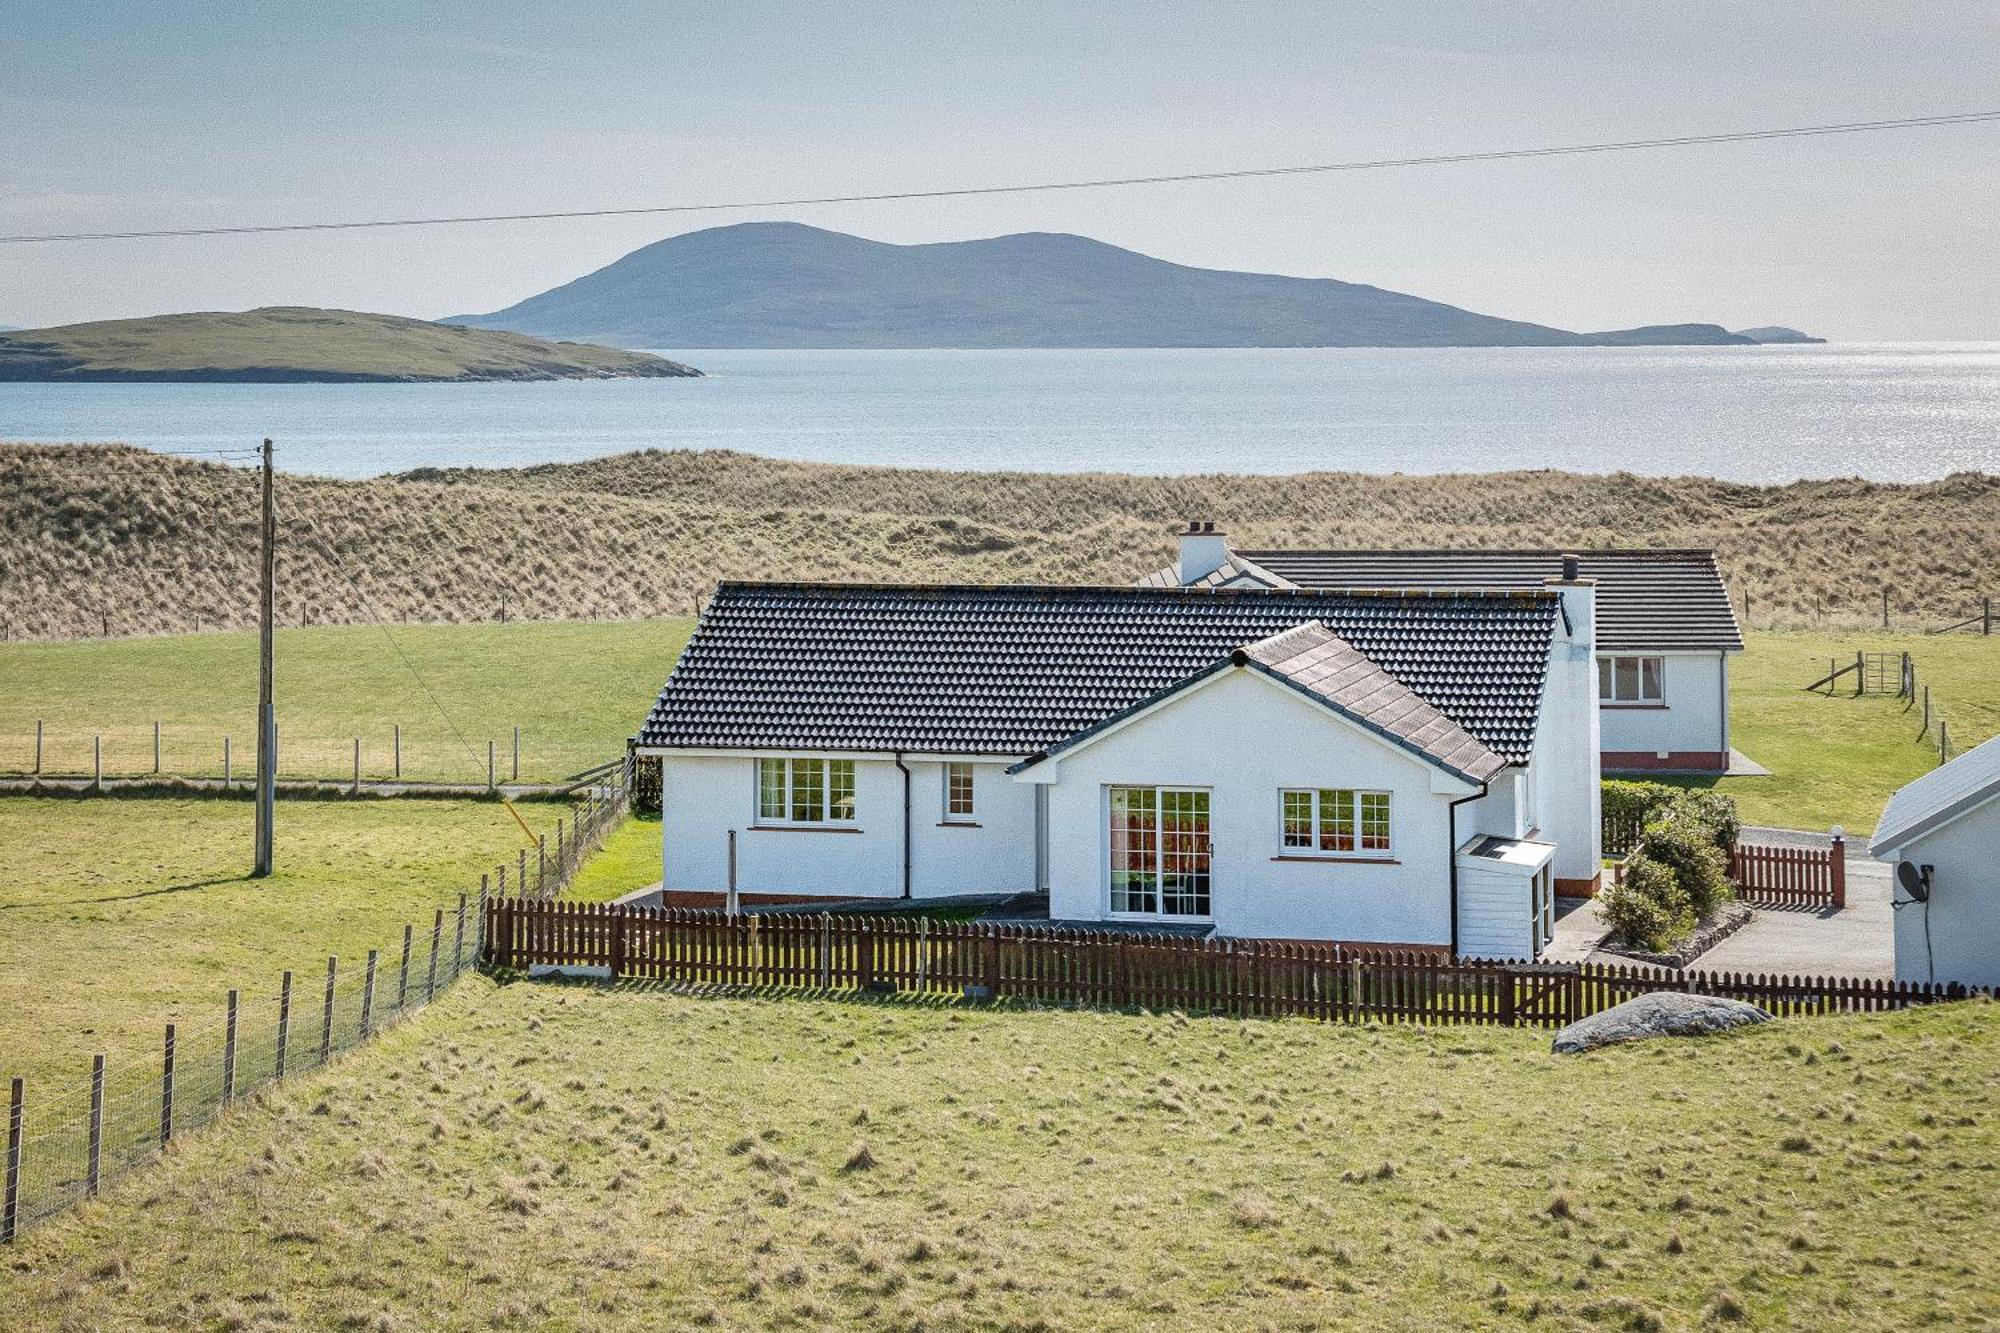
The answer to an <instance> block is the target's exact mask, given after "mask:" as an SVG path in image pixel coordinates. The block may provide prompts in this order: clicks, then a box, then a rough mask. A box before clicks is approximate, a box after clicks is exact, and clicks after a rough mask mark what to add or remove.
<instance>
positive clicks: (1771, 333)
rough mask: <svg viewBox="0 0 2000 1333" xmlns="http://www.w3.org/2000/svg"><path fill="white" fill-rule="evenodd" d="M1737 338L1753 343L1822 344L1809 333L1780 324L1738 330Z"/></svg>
mask: <svg viewBox="0 0 2000 1333" xmlns="http://www.w3.org/2000/svg"><path fill="white" fill-rule="evenodd" d="M1736 332H1737V334H1738V336H1740V337H1744V338H1748V339H1749V340H1750V341H1751V342H1753V343H1823V342H1825V341H1826V339H1824V338H1815V337H1813V336H1812V335H1811V334H1810V333H1800V332H1799V331H1798V330H1797V329H1788V328H1786V327H1785V326H1784V325H1782V324H1764V325H1760V326H1759V327H1757V328H1754V329H1738V330H1736Z"/></svg>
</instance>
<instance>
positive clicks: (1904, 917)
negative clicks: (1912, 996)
mask: <svg viewBox="0 0 2000 1333" xmlns="http://www.w3.org/2000/svg"><path fill="white" fill-rule="evenodd" d="M1869 850H1870V851H1871V852H1873V853H1874V855H1875V856H1876V858H1877V859H1879V860H1883V861H1887V862H1889V863H1890V865H1891V866H1892V867H1895V871H1894V874H1895V881H1896V882H1895V885H1894V894H1895V896H1894V898H1893V900H1892V901H1893V902H1894V904H1895V911H1896V980H1898V981H1939V982H1948V981H1956V982H1961V983H1963V984H1965V985H1968V986H2000V737H1995V738H1994V739H1992V740H1990V741H1987V742H1986V743H1985V744H1984V745H1981V746H1978V747H1976V748H1974V749H1971V750H1968V751H1966V752H1965V753H1964V754H1962V755H1960V756H1959V757H1958V758H1956V759H1954V760H1952V761H1951V762H1950V763H1948V764H1945V765H1943V766H1942V767H1940V768H1936V769H1933V770H1932V771H1931V772H1929V773H1926V774H1924V775H1923V776H1922V777H1920V778H1918V779H1917V780H1916V781H1915V782H1912V783H1911V784H1910V785H1909V786H1907V787H1904V788H1903V789H1902V790H1901V791H1899V792H1897V793H1896V794H1895V795H1894V796H1891V797H1890V798H1889V804H1888V806H1887V807H1885V808H1884V809H1883V811H1882V821H1881V824H1880V825H1879V826H1878V827H1877V828H1876V830H1875V837H1874V839H1873V841H1872V842H1871V843H1870V844H1869ZM1905 864H1907V866H1908V867H1909V868H1908V869H1903V866H1904V865H1905Z"/></svg>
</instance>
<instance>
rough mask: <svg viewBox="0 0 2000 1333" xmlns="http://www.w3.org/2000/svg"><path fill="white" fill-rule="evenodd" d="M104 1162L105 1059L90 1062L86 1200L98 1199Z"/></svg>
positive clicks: (84, 1187) (100, 1058)
mask: <svg viewBox="0 0 2000 1333" xmlns="http://www.w3.org/2000/svg"><path fill="white" fill-rule="evenodd" d="M103 1161H104V1057H103V1056H101V1055H96V1056H92V1057H91V1060H90V1158H89V1165H88V1166H87V1167H86V1168H85V1172H84V1177H83V1192H84V1196H85V1197H86V1198H96V1197H97V1179H98V1175H99V1171H98V1167H99V1165H100V1164H101V1163H102V1162H103Z"/></svg>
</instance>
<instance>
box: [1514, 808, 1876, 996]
mask: <svg viewBox="0 0 2000 1333" xmlns="http://www.w3.org/2000/svg"><path fill="white" fill-rule="evenodd" d="M1743 834H1744V840H1745V841H1747V842H1755V843H1761V844H1764V845H1766V846H1774V845H1775V846H1794V847H1820V848H1824V847H1826V846H1828V845H1829V843H1830V841H1831V840H1830V839H1829V838H1828V836H1827V835H1826V834H1824V833H1804V832H1799V831H1796V830H1792V829H1765V828H1756V829H1751V828H1746V829H1744V830H1743ZM1889 896H1890V880H1889V867H1888V866H1886V865H1884V864H1883V863H1882V862H1880V861H1877V860H1876V859H1874V858H1873V857H1871V856H1869V855H1868V849H1867V845H1866V840H1865V839H1854V838H1850V839H1848V842H1847V906H1846V907H1844V908H1842V909H1841V910H1840V911H1838V912H1836V911H1833V910H1832V909H1830V908H1806V907H1759V908H1757V909H1756V913H1757V914H1756V916H1754V917H1753V918H1751V921H1750V924H1749V925H1747V926H1745V927H1743V929H1741V930H1739V931H1737V932H1736V933H1735V934H1734V935H1731V936H1730V937H1729V938H1728V939H1726V940H1724V941H1723V942H1722V943H1720V944H1718V945H1716V946H1715V947H1714V948H1713V949H1710V950H1709V951H1708V952H1707V953H1705V954H1703V955H1702V956H1701V957H1700V958H1698V959H1696V960H1695V962H1694V970H1696V971H1702V972H1763V973H1770V972H1776V973H1783V974H1785V975H1788V976H1815V977H1883V978H1892V977H1894V976H1895V974H1896V945H1895V925H1894V909H1892V908H1891V907H1890V906H1889ZM1559 907H1560V908H1561V909H1564V910H1563V914H1562V915H1561V916H1560V917H1558V918H1557V920H1556V931H1555V940H1554V942H1553V943H1552V944H1550V946H1549V950H1548V953H1547V954H1546V955H1545V956H1546V957H1547V958H1548V959H1549V960H1550V961H1551V962H1580V961H1582V960H1584V959H1586V958H1588V959H1590V960H1592V961H1595V962H1629V961H1630V960H1629V959H1624V958H1620V957H1619V956H1618V955H1616V954H1603V953H1597V952H1595V946H1596V944H1597V941H1598V940H1599V939H1601V938H1602V937H1603V935H1604V933H1605V926H1604V921H1603V919H1602V917H1600V916H1599V915H1598V912H1597V904H1596V902H1595V901H1594V900H1588V899H1584V900H1578V899H1570V898H1565V899H1561V900H1560V902H1559Z"/></svg>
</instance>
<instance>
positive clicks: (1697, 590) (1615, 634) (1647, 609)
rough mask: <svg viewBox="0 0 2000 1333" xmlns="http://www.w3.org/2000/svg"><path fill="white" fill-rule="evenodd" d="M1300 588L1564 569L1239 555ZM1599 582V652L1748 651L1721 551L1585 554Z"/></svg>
mask: <svg viewBox="0 0 2000 1333" xmlns="http://www.w3.org/2000/svg"><path fill="white" fill-rule="evenodd" d="M1231 554H1232V555H1233V556H1234V557H1236V558H1238V559H1241V560H1244V561H1247V562H1249V563H1250V564H1252V565H1254V566H1255V567H1257V568H1258V569H1261V570H1264V571H1266V572H1268V573H1269V574H1271V575H1273V576H1274V577H1276V578H1278V579H1280V580H1282V581H1283V582H1284V583H1288V584H1291V585H1293V586H1295V587H1300V588H1321V589H1326V588H1535V587H1540V586H1541V583H1542V580H1544V579H1547V578H1550V577H1553V576H1555V575H1557V574H1560V573H1561V572H1562V552H1561V551H1559V550H1549V551H1251V550H1245V551H1233V552H1231ZM1581 555H1582V556H1583V565H1582V570H1581V573H1582V574H1583V575H1584V577H1586V578H1592V579H1595V580H1597V646H1598V647H1599V648H1601V649H1604V650H1607V651H1611V652H1618V651H1631V652H1636V651H1641V650H1644V649H1662V650H1669V649H1718V648H1719V649H1725V650H1734V649H1738V648H1741V647H1742V646H1743V635H1742V633H1741V631H1740V630H1738V629H1737V626H1736V613H1735V612H1734V611H1733V610H1732V609H1731V608H1730V605H1729V589H1728V588H1727V587H1726V586H1725V585H1724V583H1723V581H1722V571H1721V569H1720V568H1719V567H1718V566H1717V565H1716V562H1715V552H1713V551H1699V550H1664V549H1663V550H1642V549H1635V550H1598V551H1584V552H1581Z"/></svg>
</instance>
